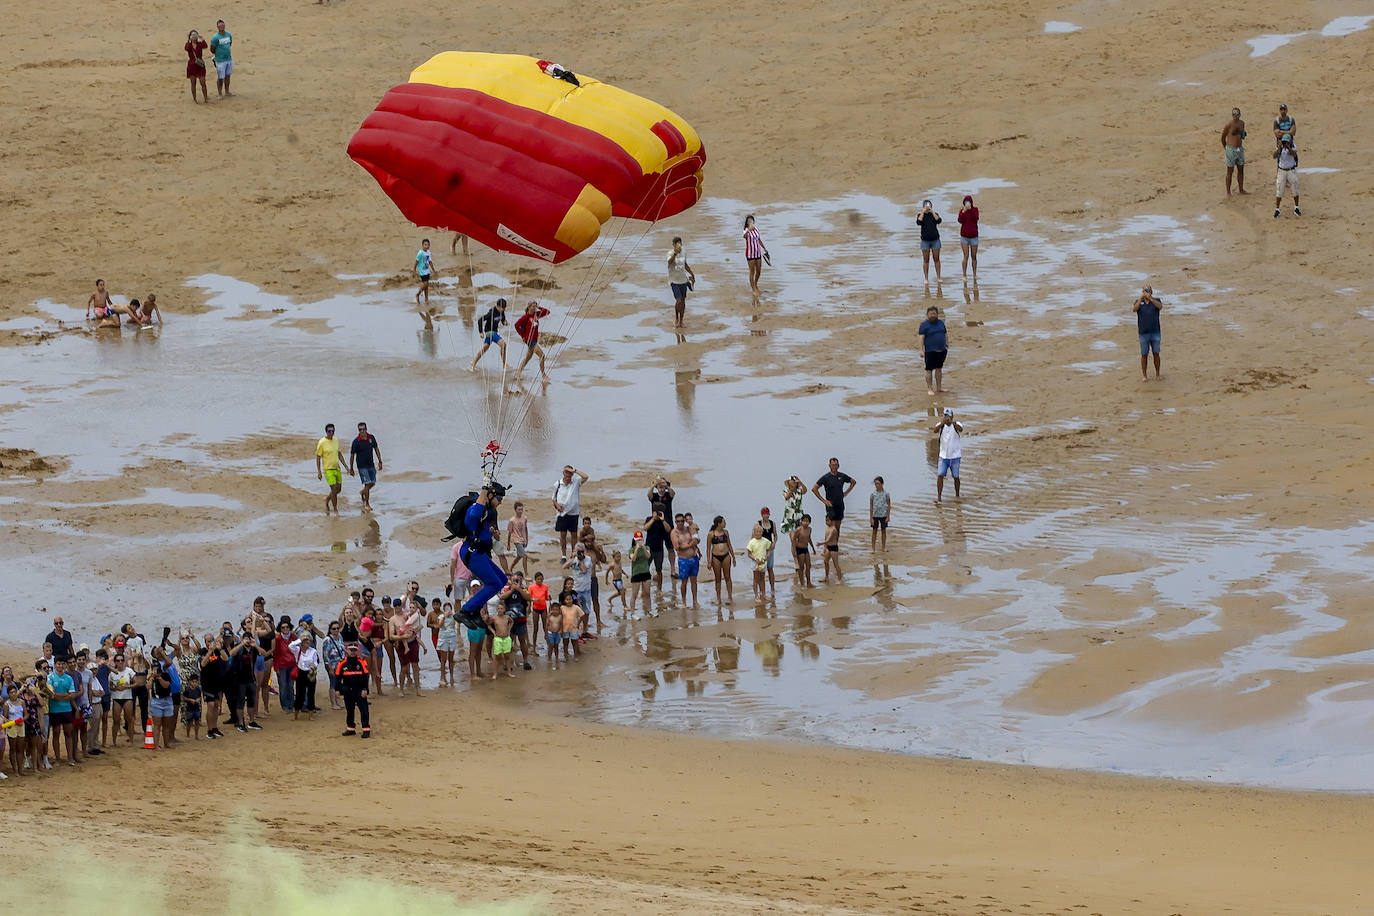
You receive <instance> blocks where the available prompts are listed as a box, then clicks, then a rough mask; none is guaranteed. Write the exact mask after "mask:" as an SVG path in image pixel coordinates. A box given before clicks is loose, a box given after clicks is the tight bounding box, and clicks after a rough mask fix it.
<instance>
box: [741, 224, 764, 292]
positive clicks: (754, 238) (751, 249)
mask: <svg viewBox="0 0 1374 916" xmlns="http://www.w3.org/2000/svg"><path fill="white" fill-rule="evenodd" d="M767 256H768V249H767V247H765V246H764V244H763V239H762V238H761V237H760V236H759V230H758V229H757V228H755V226H754V214H752V213H750V214H749V215H748V216H746V217H745V218H744V260H745V261H747V262H748V264H749V289H751V290H752V291H753V293H754V295H755V296H757V295H758V294H759V275H760V274H761V273H763V259H764V258H766V257H767Z"/></svg>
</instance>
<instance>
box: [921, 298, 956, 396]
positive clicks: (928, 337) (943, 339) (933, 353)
mask: <svg viewBox="0 0 1374 916" xmlns="http://www.w3.org/2000/svg"><path fill="white" fill-rule="evenodd" d="M916 336H917V339H919V340H920V342H921V355H922V356H923V357H924V358H925V363H926V394H929V395H936V394H943V393H944V390H945V389H944V371H945V357H946V356H948V355H949V329H948V328H947V327H945V323H944V321H942V320H941V318H940V310H939V309H938V308H936V307H935V306H933V305H932V306H931V307H930V308H928V309H926V320H925V321H922V322H921V326H920V327H919V328H917V329H916Z"/></svg>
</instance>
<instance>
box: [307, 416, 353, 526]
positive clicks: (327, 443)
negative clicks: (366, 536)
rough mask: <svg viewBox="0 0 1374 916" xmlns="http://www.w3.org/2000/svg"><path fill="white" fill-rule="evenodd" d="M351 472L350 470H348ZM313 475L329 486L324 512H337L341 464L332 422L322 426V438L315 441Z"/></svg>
mask: <svg viewBox="0 0 1374 916" xmlns="http://www.w3.org/2000/svg"><path fill="white" fill-rule="evenodd" d="M349 473H350V474H352V471H349ZM315 477H316V479H318V480H323V481H324V482H325V483H326V484H328V486H329V494H328V495H327V496H325V498H324V514H325V515H328V514H329V512H330V510H331V509H332V510H333V511H334V514H335V515H338V514H339V491H340V490H342V489H343V465H341V464H340V463H339V440H338V439H335V438H334V424H333V423H329V424H326V425H325V428H324V438H323V439H321V440H320V441H318V442H316V443H315Z"/></svg>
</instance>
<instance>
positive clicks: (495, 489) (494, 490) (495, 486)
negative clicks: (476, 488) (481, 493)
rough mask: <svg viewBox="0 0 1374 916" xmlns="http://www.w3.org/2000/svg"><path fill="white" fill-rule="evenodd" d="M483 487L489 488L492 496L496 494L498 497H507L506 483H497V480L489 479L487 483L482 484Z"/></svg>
mask: <svg viewBox="0 0 1374 916" xmlns="http://www.w3.org/2000/svg"><path fill="white" fill-rule="evenodd" d="M482 489H484V490H487V491H488V492H490V493H491V495H492V496H495V497H496V498H497V499H505V498H506V487H505V485H504V484H500V483H497V482H496V481H494V480H489V481H487V482H486V483H485V484H483V485H482Z"/></svg>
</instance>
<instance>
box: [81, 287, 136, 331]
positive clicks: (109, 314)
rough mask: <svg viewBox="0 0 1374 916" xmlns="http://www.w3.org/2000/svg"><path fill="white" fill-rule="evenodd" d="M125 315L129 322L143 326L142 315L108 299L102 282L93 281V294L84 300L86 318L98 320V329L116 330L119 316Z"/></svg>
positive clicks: (107, 293) (108, 296)
mask: <svg viewBox="0 0 1374 916" xmlns="http://www.w3.org/2000/svg"><path fill="white" fill-rule="evenodd" d="M120 315H127V316H128V317H129V318H130V319H131V320H133V321H135V322H137V323H138V324H143V321H144V319H143V313H142V312H140V311H139V310H138V309H136V308H131V307H130V306H127V305H119V304H118V303H116V302H115V301H114V300H113V299H111V298H110V293H109V291H108V290H107V289H105V281H104V280H96V281H95V292H93V293H91V297H90V298H89V299H87V300H86V317H87V318H88V319H89V318H91V317H95V318H99V319H100V323H99V324H98V325H96V327H98V328H117V327H119V316H120Z"/></svg>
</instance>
